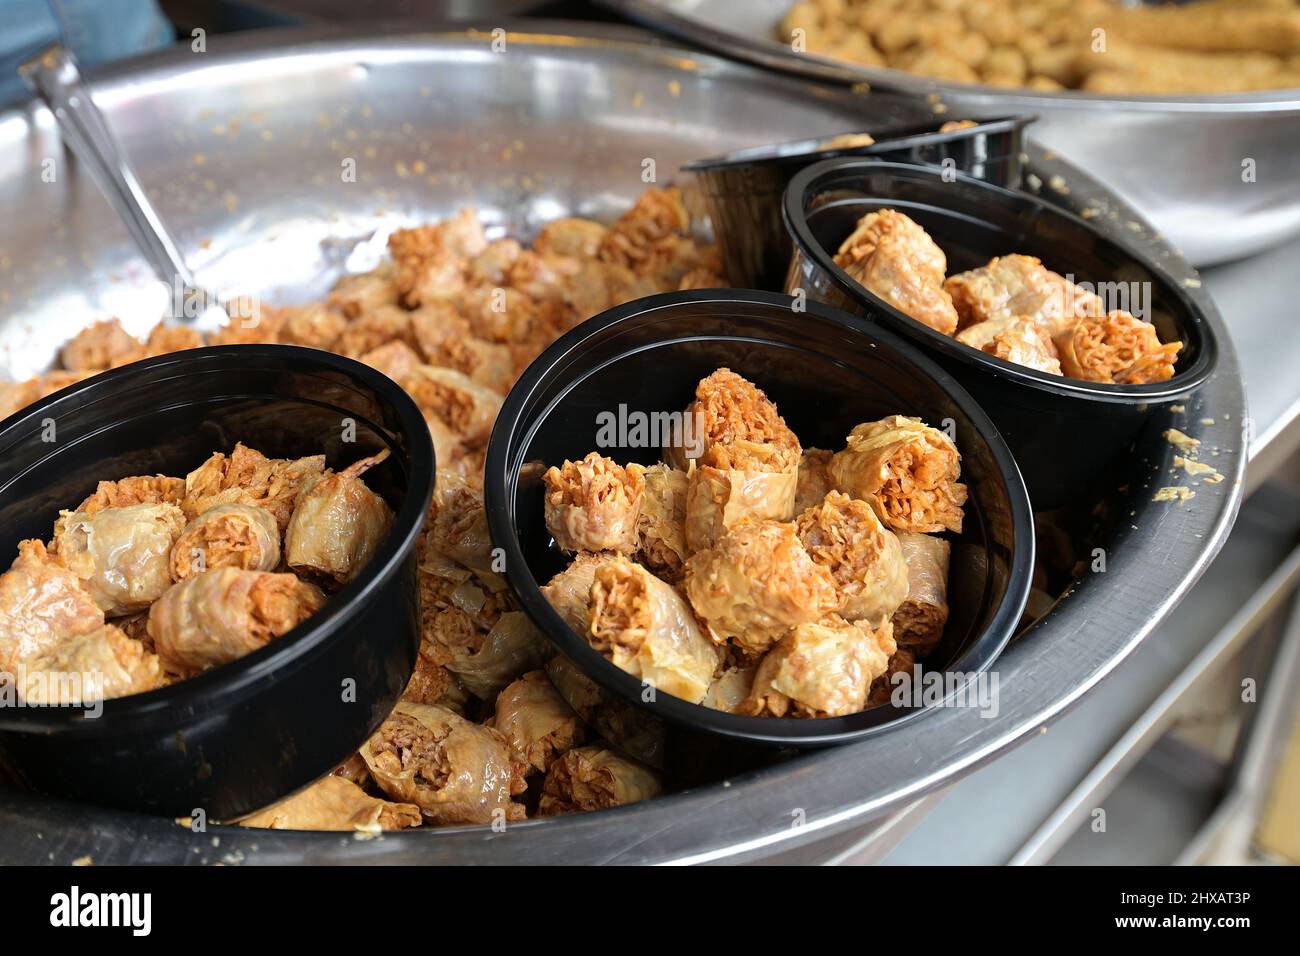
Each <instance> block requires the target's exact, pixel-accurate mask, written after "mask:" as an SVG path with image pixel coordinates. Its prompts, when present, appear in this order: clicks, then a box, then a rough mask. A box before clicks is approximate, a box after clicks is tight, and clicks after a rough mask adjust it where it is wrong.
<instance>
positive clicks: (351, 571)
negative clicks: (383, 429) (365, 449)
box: [284, 448, 393, 582]
mask: <svg viewBox="0 0 1300 956" xmlns="http://www.w3.org/2000/svg"><path fill="white" fill-rule="evenodd" d="M388 454H389V453H388V449H386V448H385V449H384V450H383V451H381V452H380V453H379V454H378V455H372V456H371V457H369V458H362V459H361V460H360V461H356V462H353V463H352V464H351V465H349V466H348V467H347V468H345V469H343V470H342V471H340V472H337V473H330V472H325V473H324V474H320V475H313V476H312V477H310V478H308V479H307V480H306V481H304V482H303V485H302V489H301V490H300V491H299V492H298V498H297V501H296V503H295V504H294V508H293V515H292V517H290V519H289V526H288V528H287V529H285V532H284V561H285V564H287V565H288V566H289V567H291V568H293V569H294V570H295V571H298V572H300V573H301V572H307V571H311V572H314V573H316V574H321V575H325V576H327V577H331V578H333V579H334V580H335V581H338V582H344V581H350V580H352V579H353V578H354V577H356V576H357V574H358V573H359V572H360V571H361V569H362V568H364V567H365V566H366V564H367V563H369V561H370V559H371V558H372V557H374V554H375V552H376V551H377V550H379V545H380V544H382V543H383V540H384V538H386V537H387V536H388V529H389V528H391V527H392V524H393V512H392V509H391V508H389V507H388V503H387V502H386V501H384V499H383V498H381V497H380V496H379V495H377V494H375V493H374V492H373V491H371V490H370V489H369V488H368V487H366V483H365V482H364V481H362V480H361V476H362V475H363V474H365V472H367V471H368V470H370V469H371V468H373V467H374V466H375V465H377V464H379V463H380V462H382V461H384V459H386V458H387V457H388Z"/></svg>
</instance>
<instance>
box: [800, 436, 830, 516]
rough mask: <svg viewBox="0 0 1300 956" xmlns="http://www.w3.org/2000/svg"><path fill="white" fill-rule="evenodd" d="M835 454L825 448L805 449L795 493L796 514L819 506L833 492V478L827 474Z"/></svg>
mask: <svg viewBox="0 0 1300 956" xmlns="http://www.w3.org/2000/svg"><path fill="white" fill-rule="evenodd" d="M834 454H835V453H834V452H832V451H828V450H826V449H825V448H805V449H804V450H803V457H801V458H800V459H799V482H798V484H797V485H796V486H795V492H794V513H795V514H803V513H804V512H805V511H807V510H808V509H809V508H811V507H812V506H813V505H816V504H819V503H820V502H821V500H822V499H823V498H825V497H826V492H828V491H830V490H831V487H832V486H831V476H830V475H829V474H828V473H827V468H829V467H830V463H831V458H832V457H833V456H834Z"/></svg>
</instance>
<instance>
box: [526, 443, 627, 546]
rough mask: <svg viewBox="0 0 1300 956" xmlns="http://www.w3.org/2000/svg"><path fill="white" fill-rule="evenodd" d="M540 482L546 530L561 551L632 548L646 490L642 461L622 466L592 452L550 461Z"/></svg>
mask: <svg viewBox="0 0 1300 956" xmlns="http://www.w3.org/2000/svg"><path fill="white" fill-rule="evenodd" d="M542 481H543V482H545V484H546V496H545V513H546V528H547V530H548V531H550V532H551V535H552V537H554V538H555V543H556V544H557V545H559V546H560V547H561V548H563V549H564V550H565V551H605V550H609V551H620V552H622V553H624V554H632V553H633V552H635V551H636V549H637V519H638V518H639V517H640V516H641V499H642V495H643V493H644V491H645V468H643V467H642V466H641V465H637V464H630V465H628V466H627V467H626V468H624V467H622V466H621V465H618V464H615V463H614V462H613V461H611V460H610V459H608V458H606V457H604V456H603V455H601V454H599V453H598V452H594V451H593V452H591V454H589V455H587V457H586V458H583V459H582V460H581V461H566V462H565V463H564V464H563V466H561V467H559V468H556V467H555V466H554V465H552V466H551V467H550V468H548V469H547V470H546V473H545V474H544V475H542Z"/></svg>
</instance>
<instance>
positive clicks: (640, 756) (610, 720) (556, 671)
mask: <svg viewBox="0 0 1300 956" xmlns="http://www.w3.org/2000/svg"><path fill="white" fill-rule="evenodd" d="M546 676H547V677H549V678H550V679H551V683H552V684H553V685H554V686H555V689H556V691H558V692H559V694H560V696H561V697H563V698H564V699H565V701H567V702H568V704H569V706H570V707H572V708H573V710H574V712H575V713H577V715H578V716H579V717H581V718H582V721H583V723H585V724H586V725H587V726H588V727H590V728H591V729H592V731H593V732H594V733H597V734H599V735H600V736H602V737H604V738H605V739H606V740H608V741H610V742H612V743H613V744H614V745H615V746H617V747H618V748H619V749H620V750H622V751H624V752H626V753H627V754H629V755H630V756H632V757H635V758H636V759H637V760H640V761H641V762H642V763H645V764H648V765H649V766H651V767H662V766H663V762H664V725H663V721H661V720H659V718H657V717H654V716H652V715H651V714H650V713H648V712H647V711H644V710H642V709H641V708H639V707H634V706H633V705H631V704H629V703H628V702H627V701H625V700H623V698H621V697H617V696H615V695H614V694H611V693H610V692H609V691H607V690H605V688H603V687H601V686H600V685H599V684H597V683H596V682H595V681H594V680H592V679H591V678H590V677H588V676H587V675H586V674H585V673H584V672H583V671H582V669H581V668H579V667H578V666H577V665H576V664H574V663H573V661H571V660H569V658H567V657H565V656H564V655H563V654H556V655H555V656H554V657H552V658H551V659H550V660H549V661H547V662H546Z"/></svg>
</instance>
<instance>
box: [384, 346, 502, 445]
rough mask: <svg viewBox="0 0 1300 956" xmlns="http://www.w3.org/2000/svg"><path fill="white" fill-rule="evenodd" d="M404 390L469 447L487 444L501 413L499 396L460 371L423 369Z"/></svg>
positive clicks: (418, 368)
mask: <svg viewBox="0 0 1300 956" xmlns="http://www.w3.org/2000/svg"><path fill="white" fill-rule="evenodd" d="M402 386H403V387H404V388H405V389H406V390H407V391H408V392H410V393H411V397H412V398H413V399H415V403H416V404H417V405H419V406H420V408H421V409H422V410H423V411H425V412H427V413H429V414H432V415H435V416H437V417H438V418H439V419H441V420H442V422H443V423H444V424H445V425H446V426H447V427H448V428H450V429H451V430H452V431H453V432H455V433H456V434H457V435H460V436H461V438H462V440H464V441H465V443H466V444H471V445H476V444H482V443H483V442H486V441H487V438H488V435H490V434H491V433H492V423H493V422H495V421H496V418H497V412H499V411H501V395H500V394H499V393H498V392H495V391H493V390H492V389H490V388H488V387H487V386H485V385H480V384H479V383H478V382H476V381H474V380H473V379H471V378H470V377H469V376H468V375H466V374H465V373H464V372H459V371H457V370H456V369H452V368H439V367H438V366H435V365H420V366H417V367H416V369H415V370H414V371H413V372H412V373H411V374H410V375H409V376H407V378H405V379H404V380H403V382H402Z"/></svg>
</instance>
